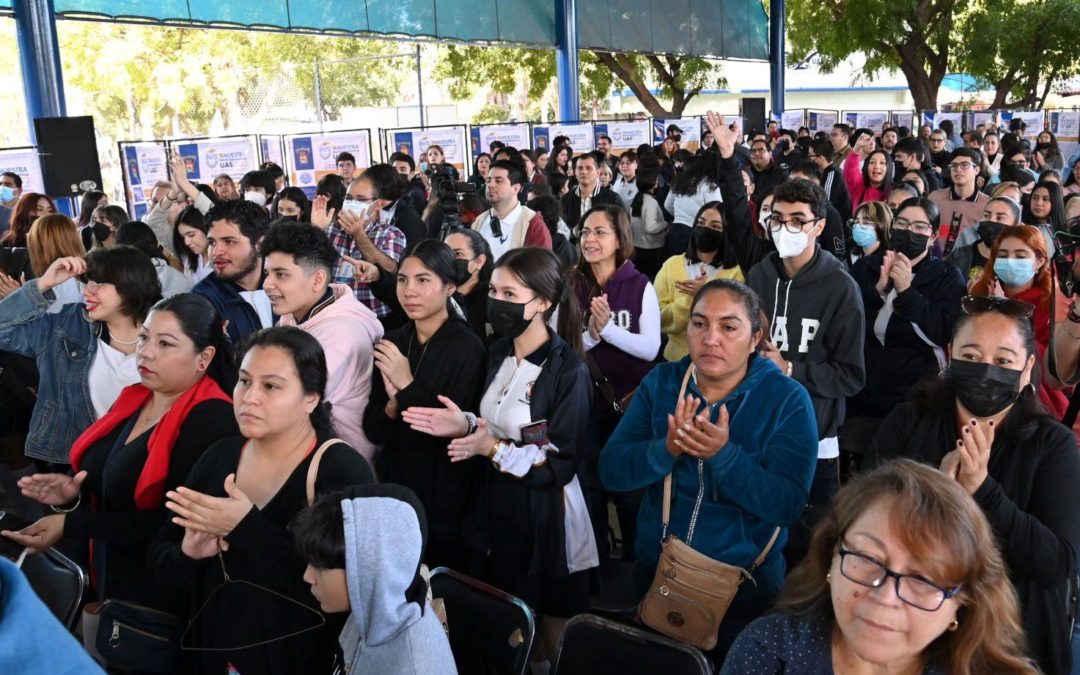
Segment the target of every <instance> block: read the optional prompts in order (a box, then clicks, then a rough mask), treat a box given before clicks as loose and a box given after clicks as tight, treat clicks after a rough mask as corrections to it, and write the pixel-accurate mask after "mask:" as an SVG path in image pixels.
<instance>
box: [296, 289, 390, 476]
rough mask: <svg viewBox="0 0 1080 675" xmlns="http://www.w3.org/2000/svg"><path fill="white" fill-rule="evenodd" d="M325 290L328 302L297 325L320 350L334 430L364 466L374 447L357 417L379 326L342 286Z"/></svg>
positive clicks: (368, 393)
mask: <svg viewBox="0 0 1080 675" xmlns="http://www.w3.org/2000/svg"><path fill="white" fill-rule="evenodd" d="M330 290H331V291H332V292H333V294H334V301H333V302H332V303H331V304H330V305H328V306H326V307H324V308H323V309H322V310H320V311H318V312H316V314H315V316H313V317H311V318H310V319H308V320H307V321H305V322H303V323H302V324H300V325H299V327H300V328H301V329H303V330H305V331H307V332H308V333H310V334H311V335H312V336H313V337H314V338H315V339H316V340H318V341H319V344H320V345H322V348H323V351H324V352H325V353H326V374H327V379H326V400H327V401H330V405H331V409H330V417H331V419H332V420H333V422H334V429H336V430H337V432H338V436H340V437H341V439H342V440H343V441H345V442H346V443H348V444H349V445H351V446H353V447H354V448H356V449H357V450H359V451H360V454H361V455H363V456H364V459H366V460H367V461H368V464H374V462H372V457H373V456H374V454H375V445H374V444H373V443H372V442H371V441H369V440H368V437H367V436H366V435H364V429H363V421H364V408H366V407H367V402H368V397H369V396H371V377H372V365H373V363H374V361H373V358H372V351H373V349H374V347H375V343H376V342H378V341H379V340H381V339H382V336H383V327H382V324H381V323H379V318H378V317H377V316H375V312H373V311H371V309H370V308H369V307H368V306H367V305H365V304H363V303H362V302H360V301H359V300H357V299H356V297H355V296H354V295H353V293H352V290H350V289H349V287H348V286H346V285H344V284H330ZM278 325H279V326H296V325H297V323H296V317H294V316H293V315H292V314H285V315H283V316H282V317H281V318H280V319H279V320H278Z"/></svg>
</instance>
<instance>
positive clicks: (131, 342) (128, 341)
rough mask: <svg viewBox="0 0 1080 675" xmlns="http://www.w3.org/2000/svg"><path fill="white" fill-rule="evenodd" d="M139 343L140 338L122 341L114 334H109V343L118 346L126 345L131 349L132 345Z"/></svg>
mask: <svg viewBox="0 0 1080 675" xmlns="http://www.w3.org/2000/svg"><path fill="white" fill-rule="evenodd" d="M138 341H139V338H138V337H136V338H135V339H134V340H121V339H120V338H118V337H116V336H115V335H113V334H112V333H109V342H115V343H116V344H118V345H126V346H128V347H130V346H131V345H133V344H135V343H136V342H138Z"/></svg>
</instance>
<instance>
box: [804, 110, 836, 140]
mask: <svg viewBox="0 0 1080 675" xmlns="http://www.w3.org/2000/svg"><path fill="white" fill-rule="evenodd" d="M839 118H840V116H839V114H838V113H837V112H836V111H835V110H807V111H806V127H807V128H808V129H810V133H811V134H816V133H817V132H819V131H825V132H828V131H832V128H833V125H834V124H836V121H837V120H838V119H839Z"/></svg>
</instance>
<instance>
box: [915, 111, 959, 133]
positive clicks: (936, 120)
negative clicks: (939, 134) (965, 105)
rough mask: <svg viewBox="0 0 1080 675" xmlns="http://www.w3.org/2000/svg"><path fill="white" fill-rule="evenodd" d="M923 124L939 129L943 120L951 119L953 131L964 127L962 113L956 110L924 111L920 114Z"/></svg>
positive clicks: (956, 131)
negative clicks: (945, 111) (946, 111)
mask: <svg viewBox="0 0 1080 675" xmlns="http://www.w3.org/2000/svg"><path fill="white" fill-rule="evenodd" d="M922 120H923V124H929V125H930V126H931V127H933V128H934V129H940V128H941V123H942V122H944V121H945V120H952V123H953V131H954V132H955V133H958V134H959V133H960V132H961V131H962V130H963V129H964V113H958V112H948V113H944V112H938V113H935V112H924V113H923V114H922Z"/></svg>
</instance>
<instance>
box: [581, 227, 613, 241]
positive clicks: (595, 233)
mask: <svg viewBox="0 0 1080 675" xmlns="http://www.w3.org/2000/svg"><path fill="white" fill-rule="evenodd" d="M613 234H615V233H614V232H612V231H611V230H604V229H599V230H590V229H589V228H587V227H585V228H582V230H581V238H582V239H586V238H588V237H596V238H597V239H606V238H607V237H610V236H611V235H613Z"/></svg>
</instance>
